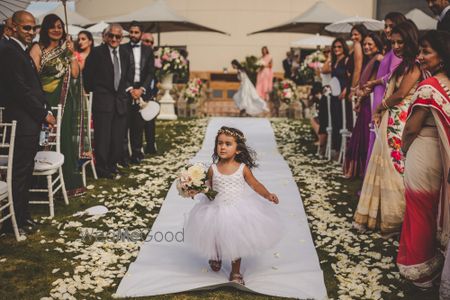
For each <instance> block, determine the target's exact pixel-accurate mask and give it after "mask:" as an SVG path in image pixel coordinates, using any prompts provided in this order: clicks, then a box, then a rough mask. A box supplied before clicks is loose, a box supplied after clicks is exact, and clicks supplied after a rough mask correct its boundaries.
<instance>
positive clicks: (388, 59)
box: [366, 50, 402, 167]
mask: <svg viewBox="0 0 450 300" xmlns="http://www.w3.org/2000/svg"><path fill="white" fill-rule="evenodd" d="M401 62H402V59H401V58H399V57H397V56H395V54H394V51H393V50H390V51H389V52H388V53H386V55H385V56H384V58H383V60H382V61H381V62H380V67H379V68H378V72H377V77H376V79H380V78H381V79H382V80H381V81H382V82H383V84H380V85H377V86H375V87H374V88H373V105H372V111H375V109H376V108H377V106H378V105H380V103H381V101H382V100H383V97H384V93H385V91H386V86H387V82H388V80H389V78H390V77H391V75H392V73H393V72H394V71H395V69H396V68H397V67H398V65H399V64H400V63H401ZM370 128H371V130H370V135H369V148H368V150H369V151H368V152H367V161H366V167H367V164H368V163H369V159H370V155H371V154H372V148H373V143H374V142H375V132H374V131H373V129H372V128H373V124H372V123H371V124H370Z"/></svg>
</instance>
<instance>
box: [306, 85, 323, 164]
mask: <svg viewBox="0 0 450 300" xmlns="http://www.w3.org/2000/svg"><path fill="white" fill-rule="evenodd" d="M308 102H309V103H308V106H310V107H311V108H312V109H311V111H312V113H311V119H310V121H311V127H312V128H313V130H314V133H315V134H316V135H317V138H318V141H317V144H318V146H319V154H320V155H321V156H323V155H324V154H325V150H326V149H325V147H326V144H327V127H328V108H327V98H326V96H325V95H324V94H323V86H322V83H320V82H314V83H313V86H312V88H311V93H310V95H309V101H308Z"/></svg>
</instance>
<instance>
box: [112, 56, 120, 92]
mask: <svg viewBox="0 0 450 300" xmlns="http://www.w3.org/2000/svg"><path fill="white" fill-rule="evenodd" d="M112 53H113V58H114V63H113V64H114V89H115V90H116V91H117V90H118V89H119V82H120V67H119V58H118V57H117V49H113V51H112Z"/></svg>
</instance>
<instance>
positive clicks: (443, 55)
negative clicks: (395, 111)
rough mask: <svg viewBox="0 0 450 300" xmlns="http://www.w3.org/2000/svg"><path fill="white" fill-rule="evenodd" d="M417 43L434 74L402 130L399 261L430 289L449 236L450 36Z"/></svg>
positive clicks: (423, 63) (415, 281)
mask: <svg viewBox="0 0 450 300" xmlns="http://www.w3.org/2000/svg"><path fill="white" fill-rule="evenodd" d="M420 47H421V50H420V54H419V57H418V59H419V61H420V63H421V66H422V68H423V69H425V70H427V71H429V72H430V73H431V74H432V75H433V76H432V77H430V78H428V79H426V80H424V81H422V82H421V83H420V84H419V87H418V89H417V91H416V93H415V94H414V97H413V101H414V102H413V104H412V106H411V108H410V111H409V116H408V120H407V122H406V125H405V130H404V131H403V138H402V150H403V153H407V155H406V162H405V174H404V178H405V198H406V212H405V220H404V222H403V228H402V234H401V239H400V245H399V248H398V255H397V265H398V267H399V269H400V274H401V275H403V276H404V277H405V278H406V279H408V280H410V281H412V282H413V284H415V285H416V286H418V287H421V288H430V287H432V286H433V280H434V279H436V278H438V277H439V276H440V273H441V270H442V264H443V256H442V254H441V253H440V251H439V249H444V248H445V247H446V246H447V241H448V237H449V234H450V230H449V228H450V219H449V213H450V211H449V198H448V197H449V195H450V193H449V184H448V182H447V180H448V171H449V168H450V92H449V87H450V82H449V76H450V61H449V57H450V34H449V33H447V32H439V31H436V30H432V31H429V32H427V33H426V34H425V35H424V36H423V37H422V39H421V41H420ZM449 275H450V274H449ZM443 279H444V278H443ZM449 279H450V278H448V277H447V280H449Z"/></svg>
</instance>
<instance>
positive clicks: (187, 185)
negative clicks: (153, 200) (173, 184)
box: [177, 163, 217, 200]
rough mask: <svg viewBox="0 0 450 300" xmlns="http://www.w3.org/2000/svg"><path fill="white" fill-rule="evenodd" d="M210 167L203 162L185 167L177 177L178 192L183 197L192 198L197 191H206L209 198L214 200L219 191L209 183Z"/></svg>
mask: <svg viewBox="0 0 450 300" xmlns="http://www.w3.org/2000/svg"><path fill="white" fill-rule="evenodd" d="M207 180H208V169H207V168H206V167H205V166H204V165H203V164H199V163H197V164H194V165H190V166H188V167H186V168H184V169H183V170H182V171H181V173H180V174H179V176H178V178H177V189H178V193H179V194H180V196H181V197H183V198H191V197H193V196H194V195H195V194H197V193H204V194H205V195H206V196H207V197H208V199H209V200H214V198H215V196H216V195H217V192H215V191H214V190H212V189H211V188H210V187H209V184H208V183H207Z"/></svg>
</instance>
